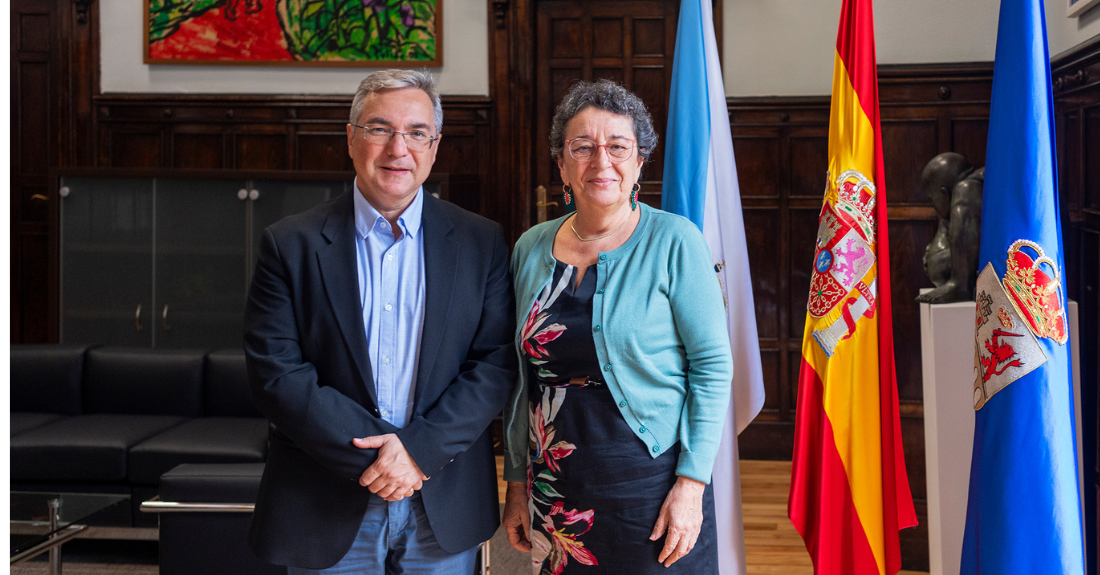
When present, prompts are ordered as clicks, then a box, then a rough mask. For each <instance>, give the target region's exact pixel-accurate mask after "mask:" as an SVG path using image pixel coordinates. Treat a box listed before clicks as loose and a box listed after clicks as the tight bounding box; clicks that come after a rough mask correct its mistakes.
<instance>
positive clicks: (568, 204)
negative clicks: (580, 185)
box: [561, 184, 573, 211]
mask: <svg viewBox="0 0 1100 575" xmlns="http://www.w3.org/2000/svg"><path fill="white" fill-rule="evenodd" d="M561 192H562V199H563V200H564V201H565V209H566V210H569V211H573V193H572V192H573V188H571V187H569V184H562V185H561Z"/></svg>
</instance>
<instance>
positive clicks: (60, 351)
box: [11, 345, 88, 415]
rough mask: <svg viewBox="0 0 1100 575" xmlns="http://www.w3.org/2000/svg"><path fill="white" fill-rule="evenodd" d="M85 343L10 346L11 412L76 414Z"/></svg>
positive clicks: (77, 411) (85, 348)
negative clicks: (77, 344) (76, 344)
mask: <svg viewBox="0 0 1100 575" xmlns="http://www.w3.org/2000/svg"><path fill="white" fill-rule="evenodd" d="M87 350H88V347H87V346H72V345H69V346H58V345H13V346H11V411H12V412H28V413H60V414H64V415H80V413H81V394H80V391H81V388H80V380H81V377H83V374H84V353H85V352H86V351H87Z"/></svg>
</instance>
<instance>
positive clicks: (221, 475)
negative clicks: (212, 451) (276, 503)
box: [159, 463, 264, 503]
mask: <svg viewBox="0 0 1100 575" xmlns="http://www.w3.org/2000/svg"><path fill="white" fill-rule="evenodd" d="M263 473H264V464H263V463H213V464H210V463H185V464H183V465H179V466H177V467H174V468H172V469H171V470H170V471H168V472H167V473H165V474H164V475H162V476H161V477H160V492H159V493H160V500H161V501H176V502H180V503H255V502H256V499H257V498H258V497H259V494H260V477H262V476H263Z"/></svg>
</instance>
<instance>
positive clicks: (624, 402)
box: [619, 399, 626, 407]
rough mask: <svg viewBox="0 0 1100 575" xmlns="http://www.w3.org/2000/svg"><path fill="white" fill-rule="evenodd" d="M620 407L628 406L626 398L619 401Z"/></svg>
mask: <svg viewBox="0 0 1100 575" xmlns="http://www.w3.org/2000/svg"><path fill="white" fill-rule="evenodd" d="M619 407H626V400H625V399H624V400H622V401H620V402H619Z"/></svg>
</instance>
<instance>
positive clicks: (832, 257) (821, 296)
mask: <svg viewBox="0 0 1100 575" xmlns="http://www.w3.org/2000/svg"><path fill="white" fill-rule="evenodd" d="M843 2H844V6H843V8H842V10H841V14H840V31H839V33H838V35H837V42H836V54H835V60H834V64H833V94H832V107H831V110H830V114H829V171H828V173H827V175H826V180H827V184H826V189H825V201H824V203H823V205H822V207H821V215H820V218H819V225H818V232H817V246H816V250H815V252H814V262H813V273H812V279H811V280H810V299H809V305H808V315H807V317H806V331H805V334H804V335H803V339H802V367H801V370H800V374H799V382H798V417H797V421H796V424H795V445H794V461H793V468H792V470H791V493H790V499H789V500H788V503H787V514H788V515H789V516H790V518H791V522H792V523H794V526H795V528H796V529H798V532H799V533H800V534H801V535H802V539H803V540H804V541H805V542H806V548H807V550H809V552H810V556H811V557H812V558H813V562H814V572H815V573H816V574H818V575H893V574H894V573H897V571H898V570H899V569H901V557H900V552H899V545H898V530H899V529H902V528H905V527H912V526H914V525H916V524H917V519H916V513H915V512H914V510H913V499H912V496H911V495H910V493H909V481H908V479H907V478H906V475H905V459H904V455H903V453H902V447H901V423H900V421H899V420H898V398H897V383H896V382H895V379H894V352H893V332H892V327H891V322H890V270H889V263H890V256H889V251H888V247H889V242H888V239H887V238H888V235H887V229H886V228H887V221H886V195H885V193H884V191H883V184H884V182H885V176H884V172H883V164H882V140H881V138H880V127H879V109H878V77H877V74H876V71H875V38H874V17H873V14H872V9H871V0H843Z"/></svg>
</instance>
